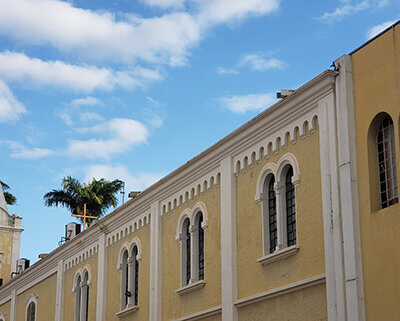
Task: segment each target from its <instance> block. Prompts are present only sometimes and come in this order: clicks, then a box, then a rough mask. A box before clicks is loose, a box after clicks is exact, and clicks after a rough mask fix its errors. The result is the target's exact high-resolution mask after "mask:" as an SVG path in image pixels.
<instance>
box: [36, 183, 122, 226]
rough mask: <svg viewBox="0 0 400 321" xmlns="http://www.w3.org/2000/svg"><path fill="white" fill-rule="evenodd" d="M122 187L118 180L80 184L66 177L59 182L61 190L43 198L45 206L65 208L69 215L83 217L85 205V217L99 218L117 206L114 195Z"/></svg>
mask: <svg viewBox="0 0 400 321" xmlns="http://www.w3.org/2000/svg"><path fill="white" fill-rule="evenodd" d="M123 185H124V182H122V181H121V180H119V179H116V180H113V181H107V180H105V179H104V178H101V179H99V180H96V179H95V178H93V180H92V181H91V182H89V183H88V184H86V183H84V184H81V183H80V182H79V181H78V180H77V179H76V178H73V177H71V176H67V177H64V178H63V180H62V182H61V186H62V189H58V190H56V189H53V190H52V191H51V192H48V193H46V194H45V195H44V197H43V198H44V201H45V205H46V206H56V207H58V206H62V207H66V208H67V209H68V210H69V211H70V212H71V214H79V215H83V208H84V204H86V210H87V215H90V216H96V217H97V218H100V217H102V216H103V215H104V214H105V213H106V211H107V210H108V209H109V208H110V207H111V206H113V207H114V208H115V207H116V206H117V202H118V201H117V198H116V197H115V194H116V193H117V192H119V191H120V190H121V189H122V187H123ZM81 220H82V221H83V219H82V218H81ZM87 222H88V225H90V224H91V223H92V222H93V219H87Z"/></svg>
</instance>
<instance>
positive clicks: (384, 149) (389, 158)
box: [376, 115, 398, 208]
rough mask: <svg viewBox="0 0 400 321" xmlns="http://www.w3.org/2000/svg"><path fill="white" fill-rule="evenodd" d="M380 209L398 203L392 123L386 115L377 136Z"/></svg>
mask: <svg viewBox="0 0 400 321" xmlns="http://www.w3.org/2000/svg"><path fill="white" fill-rule="evenodd" d="M376 144H377V152H378V171H379V187H380V207H381V208H385V207H388V206H391V205H393V204H395V203H397V202H398V191H397V172H396V154H395V143H394V129H393V121H392V119H391V118H390V116H389V115H387V116H386V117H385V118H384V119H383V120H382V121H381V124H380V126H379V129H378V135H377V140H376Z"/></svg>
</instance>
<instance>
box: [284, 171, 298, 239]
mask: <svg viewBox="0 0 400 321" xmlns="http://www.w3.org/2000/svg"><path fill="white" fill-rule="evenodd" d="M292 177H293V168H292V166H288V169H287V172H286V177H285V200H286V235H287V246H291V245H295V244H296V241H297V234H296V196H295V188H294V184H293V183H292Z"/></svg>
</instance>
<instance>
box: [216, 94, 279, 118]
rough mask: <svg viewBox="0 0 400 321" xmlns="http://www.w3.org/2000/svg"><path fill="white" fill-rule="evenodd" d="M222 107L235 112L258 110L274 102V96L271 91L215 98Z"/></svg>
mask: <svg viewBox="0 0 400 321" xmlns="http://www.w3.org/2000/svg"><path fill="white" fill-rule="evenodd" d="M217 101H218V102H219V103H220V104H221V106H222V107H224V108H226V109H228V110H230V111H231V112H233V113H236V114H242V113H245V112H248V111H259V110H263V109H266V108H268V107H269V106H270V105H272V104H273V103H275V102H276V97H275V95H274V94H272V93H266V94H249V95H243V96H230V97H221V98H217Z"/></svg>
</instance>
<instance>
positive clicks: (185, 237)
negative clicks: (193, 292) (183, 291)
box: [181, 218, 191, 285]
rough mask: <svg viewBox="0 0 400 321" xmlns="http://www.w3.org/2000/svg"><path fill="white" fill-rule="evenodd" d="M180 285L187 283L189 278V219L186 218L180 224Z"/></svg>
mask: <svg viewBox="0 0 400 321" xmlns="http://www.w3.org/2000/svg"><path fill="white" fill-rule="evenodd" d="M181 235H182V245H181V249H182V251H181V254H182V265H181V266H182V285H187V284H189V282H190V278H191V260H190V256H191V251H190V246H191V245H190V220H189V218H186V219H185V221H184V222H183V225H182V234H181Z"/></svg>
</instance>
